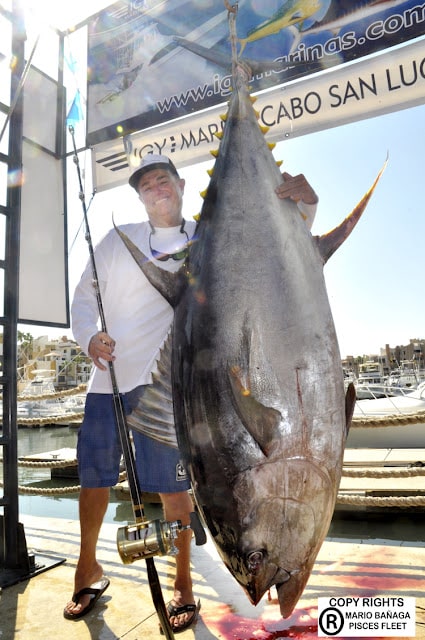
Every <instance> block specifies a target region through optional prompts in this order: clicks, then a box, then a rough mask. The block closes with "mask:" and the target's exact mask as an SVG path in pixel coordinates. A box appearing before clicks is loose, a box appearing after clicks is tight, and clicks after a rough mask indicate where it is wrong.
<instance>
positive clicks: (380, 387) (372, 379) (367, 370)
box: [355, 360, 387, 400]
mask: <svg viewBox="0 0 425 640" xmlns="http://www.w3.org/2000/svg"><path fill="white" fill-rule="evenodd" d="M355 387H356V394H357V398H359V399H361V400H363V399H368V398H370V399H375V398H382V397H385V396H386V395H387V380H386V378H385V377H384V375H383V371H382V365H381V363H379V362H375V361H374V360H368V361H367V362H363V363H362V364H360V366H359V376H358V378H357V381H356V382H355Z"/></svg>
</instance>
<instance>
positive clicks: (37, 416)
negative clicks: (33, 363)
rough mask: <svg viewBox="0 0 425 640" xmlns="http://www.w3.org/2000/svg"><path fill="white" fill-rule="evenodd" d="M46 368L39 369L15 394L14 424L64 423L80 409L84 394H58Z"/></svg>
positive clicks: (78, 414)
mask: <svg viewBox="0 0 425 640" xmlns="http://www.w3.org/2000/svg"><path fill="white" fill-rule="evenodd" d="M53 381H54V377H53V376H52V373H51V371H49V370H45V371H44V370H39V371H37V375H36V376H35V378H34V379H32V380H28V381H27V382H26V384H25V386H24V387H23V389H22V391H21V393H20V394H19V395H18V402H17V423H18V427H41V426H47V425H55V426H68V425H69V424H70V422H74V421H75V420H79V419H80V418H81V414H82V413H83V411H84V404H85V393H78V394H76V395H73V396H68V397H65V398H63V397H61V395H60V393H58V392H57V391H56V389H55V386H54V383H53Z"/></svg>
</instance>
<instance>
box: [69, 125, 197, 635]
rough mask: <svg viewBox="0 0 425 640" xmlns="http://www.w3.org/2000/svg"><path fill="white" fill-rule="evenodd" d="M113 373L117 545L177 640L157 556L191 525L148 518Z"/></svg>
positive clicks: (101, 314)
mask: <svg viewBox="0 0 425 640" xmlns="http://www.w3.org/2000/svg"><path fill="white" fill-rule="evenodd" d="M69 133H70V134H71V138H72V145H73V149H74V156H73V160H74V164H75V166H76V168H77V175H78V182H79V188H80V192H79V198H80V200H81V204H82V208H83V216H84V225H85V232H86V234H85V235H86V241H87V245H88V249H89V255H90V264H91V270H92V279H93V287H94V291H95V295H96V302H97V307H98V311H99V318H100V325H101V330H102V331H103V332H104V333H108V331H107V326H106V319H105V313H104V309H103V303H102V297H101V293H100V287H99V279H98V276H97V268H96V261H95V255H94V249H93V243H92V240H91V233H90V226H89V222H88V216H87V207H86V202H85V196H84V190H83V184H82V179H81V170H80V163H79V160H78V154H77V147H76V144H75V133H74V127H73V126H72V125H70V126H69ZM108 365H109V374H110V379H111V384H112V397H113V404H114V413H115V419H116V425H117V429H118V433H119V438H120V443H121V449H122V453H123V457H124V463H125V468H126V471H127V480H128V485H129V489H130V496H131V503H132V507H133V514H134V520H135V524H134V525H128V526H126V527H120V528H119V529H118V532H117V547H118V552H119V554H120V556H121V559H122V561H123V562H124V564H130V563H131V562H134V561H135V560H139V559H144V560H145V561H146V568H147V573H148V579H149V587H150V590H151V595H152V600H153V603H154V606H155V609H156V612H157V614H158V618H159V621H160V624H161V627H162V630H163V632H164V636H165V638H166V640H174V634H173V630H172V628H171V624H170V620H169V617H168V614H167V609H166V606H165V602H164V598H163V595H162V589H161V584H160V582H159V578H158V572H157V570H156V567H155V563H154V559H153V557H154V556H155V555H165V554H167V553H169V554H171V555H176V553H177V552H178V549H177V547H176V546H175V540H176V539H177V536H178V534H179V532H180V531H182V530H185V529H189V528H190V525H188V526H182V524H181V522H180V521H178V520H177V521H175V522H164V521H162V520H153V521H150V522H149V521H147V520H146V518H145V514H144V511H143V502H142V492H141V490H140V486H139V482H138V478H137V474H136V468H135V458H134V454H133V449H132V447H131V443H130V438H129V432H128V425H127V420H126V415H125V410H124V406H123V401H122V396H121V394H120V392H119V388H118V383H117V379H116V375H115V368H114V365H113V362H108Z"/></svg>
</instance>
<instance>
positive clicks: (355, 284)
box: [21, 3, 425, 357]
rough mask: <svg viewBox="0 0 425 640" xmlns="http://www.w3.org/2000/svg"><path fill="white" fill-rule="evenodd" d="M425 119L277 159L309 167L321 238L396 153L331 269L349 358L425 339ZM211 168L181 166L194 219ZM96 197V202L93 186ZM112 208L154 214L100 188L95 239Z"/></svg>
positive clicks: (72, 207) (397, 118)
mask: <svg viewBox="0 0 425 640" xmlns="http://www.w3.org/2000/svg"><path fill="white" fill-rule="evenodd" d="M99 4H101V3H97V5H96V6H94V5H93V8H94V9H97V8H98V5H99ZM421 81H422V82H425V78H421ZM424 89H425V86H424ZM424 95H425V91H424ZM424 122H425V106H419V107H415V108H411V109H404V110H401V111H398V112H395V113H392V114H389V115H385V116H380V117H377V118H370V119H366V120H362V121H359V122H355V123H352V124H349V125H345V126H339V127H335V128H332V129H327V130H324V131H319V132H316V133H312V134H309V135H306V136H301V137H294V138H292V139H290V140H286V141H284V142H281V143H278V144H277V146H276V148H275V149H274V156H275V158H276V159H282V160H283V161H284V165H283V169H285V170H286V171H288V172H289V173H291V174H297V173H304V174H305V175H306V177H307V178H308V180H309V181H310V183H311V184H312V185H313V186H314V188H315V190H316V192H317V193H318V195H319V205H318V210H317V215H316V220H315V223H314V226H313V229H312V232H313V234H314V235H320V234H322V233H326V232H327V231H329V230H331V229H332V228H333V227H335V226H336V225H338V224H339V223H340V222H341V221H342V219H343V218H344V217H345V216H346V215H347V214H349V213H350V211H351V210H352V209H353V208H354V206H355V205H356V204H357V202H358V201H359V200H360V198H361V197H362V196H363V194H364V192H365V191H366V190H367V189H368V188H369V186H370V185H371V184H372V182H373V180H374V178H375V176H376V174H377V173H378V171H379V170H380V168H381V167H382V165H383V163H384V161H385V158H386V156H387V153H388V155H389V160H388V165H387V168H386V170H385V172H384V174H383V177H382V179H381V181H380V183H379V184H378V186H377V188H376V191H375V193H374V195H373V198H372V200H371V202H370V203H369V205H368V207H367V209H366V211H365V213H364V215H363V218H362V219H361V220H360V222H359V224H358V225H357V227H356V228H355V229H354V231H353V232H352V234H351V236H350V237H349V238H348V239H347V240H346V241H345V243H344V244H343V245H342V246H341V247H340V248H339V249H338V251H337V252H336V253H335V254H334V255H333V256H332V257H331V258H330V260H329V262H328V263H327V265H326V266H325V279H326V285H327V290H328V296H329V301H330V304H331V308H332V313H333V317H334V322H335V326H336V330H337V335H338V341H339V345H340V351H341V355H342V356H343V357H344V356H347V355H354V356H357V355H363V354H376V353H379V351H380V349H381V348H383V347H385V345H386V344H387V343H388V344H390V346H392V347H394V346H396V345H402V344H407V343H408V342H409V340H410V339H421V338H425V326H424V318H425V296H424V294H423V291H422V287H421V285H422V280H423V274H424V273H425V251H424V238H425V216H424V213H425V212H424V196H423V192H424V182H425V176H424V170H423V166H424V162H423V157H422V156H423V150H424V148H425V127H424V124H423V123H424ZM80 162H81V159H80ZM83 162H85V161H84V160H83ZM211 166H212V161H211V162H207V163H202V164H200V165H197V166H192V167H188V168H185V169H183V170H182V171H181V174H182V177H184V178H185V179H186V191H185V199H184V214H185V217H187V218H190V217H191V216H192V215H194V214H196V213H198V212H199V210H200V207H201V203H202V200H201V197H200V195H199V192H200V191H201V190H202V189H204V188H205V187H206V185H207V182H208V176H207V174H206V168H209V167H211ZM84 168H85V165H84ZM86 169H87V171H88V170H89V167H88V166H87V168H86ZM73 171H75V170H74V169H72V168H71V169H70V173H69V176H68V186H69V189H68V229H69V247H70V249H69V277H70V292H71V295H72V291H73V289H74V288H75V285H76V283H77V282H78V278H79V276H80V273H81V270H82V265H83V264H84V262H85V261H86V259H87V258H88V249H87V243H86V241H85V239H84V232H83V230H80V232H79V234H78V236H77V237H76V234H77V229H78V228H80V225H81V222H82V208H81V202H80V200H79V198H78V187H77V183H76V177H75V175H74V178H73V177H72V172H73ZM86 198H87V202H89V201H90V191H88V192H87V193H86ZM112 213H113V214H114V218H115V220H116V222H118V223H123V222H126V221H133V220H136V219H140V217H142V218H143V219H145V218H146V215H145V213H144V211H143V208H142V205H141V204H140V202H139V201H138V199H137V196H136V194H135V193H134V191H133V190H132V189H130V187H128V186H123V187H119V188H117V189H114V190H110V191H107V192H103V193H98V194H96V196H95V197H94V199H93V202H92V203H91V204H90V207H89V223H90V230H91V235H92V241H93V243H94V244H95V243H96V242H97V241H98V240H99V239H100V238H101V237H102V236H103V235H104V233H106V231H107V230H108V229H109V228H110V227H111V223H112ZM21 329H23V330H28V331H30V332H31V333H32V334H33V335H34V336H35V337H37V336H38V335H42V334H47V335H49V337H51V338H54V337H58V336H62V335H68V336H69V337H71V332H70V330H68V329H63V328H60V329H53V328H51V327H47V328H45V329H43V327H39V326H30V325H23V326H21Z"/></svg>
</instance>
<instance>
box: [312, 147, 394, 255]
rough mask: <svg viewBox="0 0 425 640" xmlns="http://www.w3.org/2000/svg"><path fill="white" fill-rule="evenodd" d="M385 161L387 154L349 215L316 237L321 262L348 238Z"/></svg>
mask: <svg viewBox="0 0 425 640" xmlns="http://www.w3.org/2000/svg"><path fill="white" fill-rule="evenodd" d="M387 162H388V156H387V158H386V160H385V162H384V165H383V167H382V169H381V170H380V172H379V173H378V175H377V176H376V178H375V181H374V183H373V184H372V186H371V187H370V189H368V191H366V193H365V195H364V196H363V198H362V199H361V200H360V202H359V203H358V204H357V206H356V207H355V208H354V209H353V211H352V212H351V213H350V215H349V216H347V217H346V218H345V220H343V221H342V222H341V224H340V225H339V226H338V227H335V229H333V230H332V231H330V232H329V233H326V234H325V235H323V236H320V237H316V242H317V246H318V248H319V251H320V255H321V256H322V259H323V264H326V262H327V261H328V260H329V258H330V257H331V256H332V255H333V254H334V253H335V251H336V250H337V249H338V248H339V247H340V246H341V245H342V243H343V242H344V240H345V239H346V238H348V236H349V235H350V233H351V232H352V230H353V229H354V227H355V226H356V224H357V223H358V221H359V220H360V218H361V215H362V213H363V211H364V210H365V209H366V206H367V204H368V202H369V200H370V199H371V197H372V194H373V192H374V190H375V187H376V185H377V184H378V182H379V180H380V178H381V176H382V174H383V173H384V171H385V167H386V166H387Z"/></svg>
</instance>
